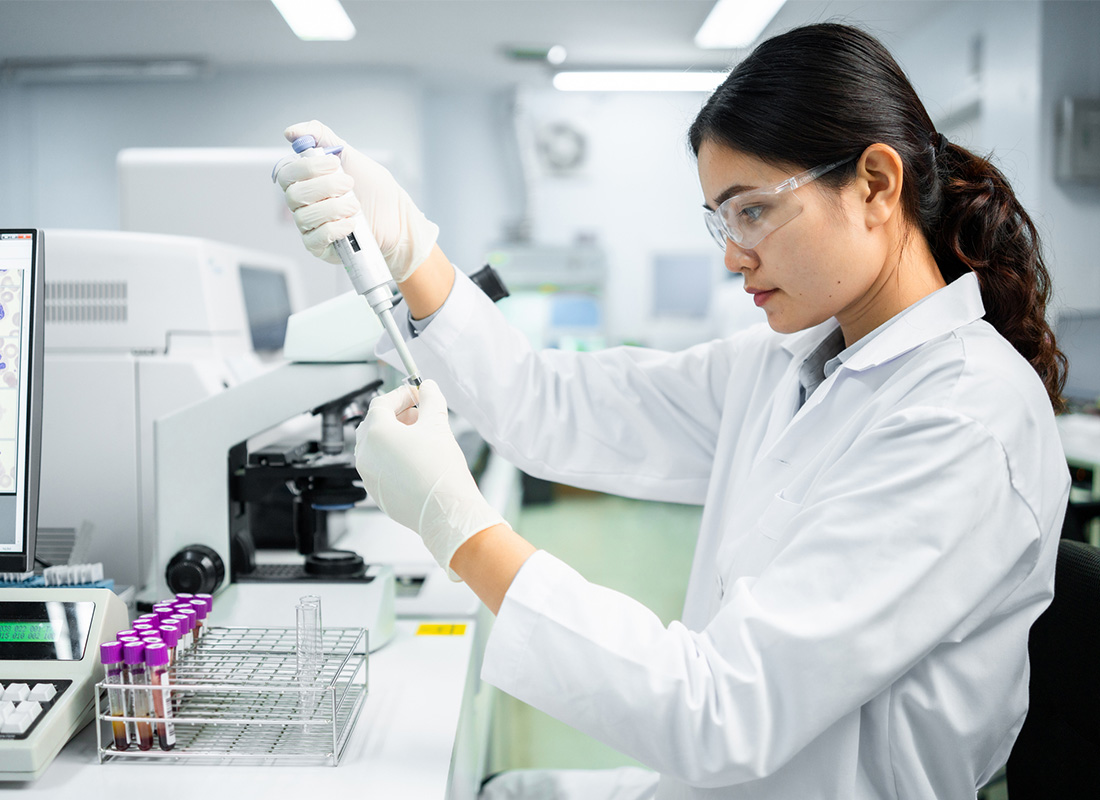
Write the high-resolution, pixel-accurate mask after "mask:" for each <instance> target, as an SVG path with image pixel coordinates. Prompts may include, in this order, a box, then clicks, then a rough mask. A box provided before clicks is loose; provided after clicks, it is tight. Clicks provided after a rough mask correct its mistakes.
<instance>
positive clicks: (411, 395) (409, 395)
mask: <svg viewBox="0 0 1100 800" xmlns="http://www.w3.org/2000/svg"><path fill="white" fill-rule="evenodd" d="M420 388H421V389H423V388H424V387H423V386H421V387H420ZM416 395H417V393H416V390H415V389H413V387H411V386H409V385H407V384H402V385H401V386H398V387H397V388H396V389H394V390H393V391H390V392H386V393H385V394H380V395H378V397H376V398H374V399H373V400H371V401H370V408H368V409H367V419H368V420H369V419H370V418H371V415H372V414H375V415H377V416H378V418H380V419H381V418H386V419H388V418H389V417H391V416H392V417H393V418H394V419H396V418H397V415H398V414H400V413H401V412H403V411H407V410H409V409H410V408H412V407H413V406H415V405H416V401H417V396H416Z"/></svg>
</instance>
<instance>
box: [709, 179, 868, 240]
mask: <svg viewBox="0 0 1100 800" xmlns="http://www.w3.org/2000/svg"><path fill="white" fill-rule="evenodd" d="M851 160H852V159H850V158H846V159H844V160H843V161H835V162H833V163H832V164H825V165H824V166H820V167H814V168H813V169H808V170H806V171H805V172H800V173H799V174H798V175H795V176H793V177H791V178H787V180H785V181H783V182H782V183H780V184H777V185H775V186H767V187H764V188H763V189H752V190H751V191H748V192H742V193H741V194H735V195H734V196H733V197H731V198H729V199H728V200H726V201H725V202H724V203H722V205H720V206H718V208H716V209H714V210H713V211H711V210H710V209H704V210H703V219H704V220H706V223H707V230H709V231H710V235H711V236H713V237H714V241H716V242H718V246H719V247H721V248H722V249H723V250H725V249H726V240H727V239H729V240H730V241H732V242H734V243H735V244H736V245H737V246H738V247H741V248H744V249H745V250H751V249H752V248H754V247H756V245H758V244H760V242H761V240H762V239H763V238H764V237H765V236H767V235H768V234H769V233H771V232H772V231H774V230H775V229H776V228H779V227H782V226H783V225H786V224H787V223H788V222H790V221H791V220H792V219H794V218H795V217H797V216H798V215H799V214H801V213H802V201H801V200H800V199H799V198H798V195H796V194H795V193H794V190H795V189H797V188H799V187H800V186H805V185H806V184H807V183H810V182H812V181H815V180H817V179H818V178H820V177H821V176H822V175H824V174H825V173H826V172H829V171H830V170H834V169H836V168H837V167H839V166H840V165H841V164H847V163H848V162H849V161H851Z"/></svg>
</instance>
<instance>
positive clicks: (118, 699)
mask: <svg viewBox="0 0 1100 800" xmlns="http://www.w3.org/2000/svg"><path fill="white" fill-rule="evenodd" d="M99 661H100V663H101V664H103V672H104V677H103V682H104V683H106V684H107V705H108V708H109V709H110V713H111V716H112V717H125V716H126V706H125V704H124V703H123V701H122V689H120V688H114V687H120V686H122V642H104V643H103V644H101V645H100V646H99ZM111 734H112V735H113V736H114V738H115V750H126V749H127V748H129V747H130V734H129V733H128V732H127V729H126V723H125V722H124V721H123V720H118V721H115V720H111Z"/></svg>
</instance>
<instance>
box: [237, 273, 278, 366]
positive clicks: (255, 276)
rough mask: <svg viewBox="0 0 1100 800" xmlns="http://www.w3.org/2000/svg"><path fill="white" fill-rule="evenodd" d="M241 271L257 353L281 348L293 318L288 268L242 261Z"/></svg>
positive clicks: (250, 331) (242, 289)
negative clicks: (248, 264)
mask: <svg viewBox="0 0 1100 800" xmlns="http://www.w3.org/2000/svg"><path fill="white" fill-rule="evenodd" d="M240 273H241V293H242V294H243V295H244V309H245V314H247V315H248V328H249V333H250V334H251V335H252V349H254V350H255V351H256V352H257V353H271V352H274V351H276V350H282V349H283V340H284V339H286V323H287V320H288V319H290V292H289V290H288V289H287V285H286V272H284V271H282V270H275V269H267V268H264V267H252V266H246V265H245V264H241V266H240Z"/></svg>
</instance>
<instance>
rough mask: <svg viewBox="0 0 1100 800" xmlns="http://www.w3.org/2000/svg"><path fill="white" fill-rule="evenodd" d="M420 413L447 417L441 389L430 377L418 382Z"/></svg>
mask: <svg viewBox="0 0 1100 800" xmlns="http://www.w3.org/2000/svg"><path fill="white" fill-rule="evenodd" d="M419 405H420V415H421V416H422V417H425V416H434V417H440V416H442V417H443V418H444V419H446V417H447V400H446V398H444V397H443V391H442V390H441V389H440V388H439V384H438V383H436V382H435V381H433V380H432V379H431V378H429V379H427V380H426V381H424V382H423V383H421V384H420V404H419Z"/></svg>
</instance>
